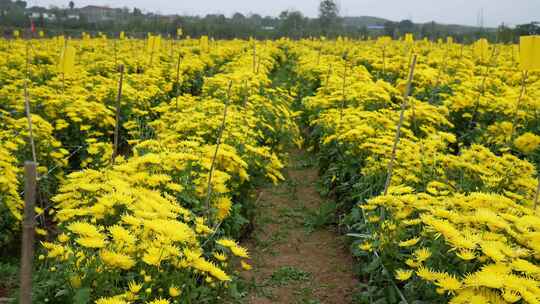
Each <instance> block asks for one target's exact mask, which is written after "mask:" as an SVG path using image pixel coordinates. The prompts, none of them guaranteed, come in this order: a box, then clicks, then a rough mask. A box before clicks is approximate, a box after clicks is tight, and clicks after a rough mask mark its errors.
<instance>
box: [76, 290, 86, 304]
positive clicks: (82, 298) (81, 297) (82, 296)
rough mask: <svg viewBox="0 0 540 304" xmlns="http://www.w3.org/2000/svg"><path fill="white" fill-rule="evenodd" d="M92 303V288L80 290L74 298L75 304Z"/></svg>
mask: <svg viewBox="0 0 540 304" xmlns="http://www.w3.org/2000/svg"><path fill="white" fill-rule="evenodd" d="M88 303H90V288H81V289H78V290H77V292H76V293H75V295H74V296H73V304H88Z"/></svg>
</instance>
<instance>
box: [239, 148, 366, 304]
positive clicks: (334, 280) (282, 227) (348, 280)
mask: <svg viewBox="0 0 540 304" xmlns="http://www.w3.org/2000/svg"><path fill="white" fill-rule="evenodd" d="M291 159H292V161H291V164H290V166H289V168H288V169H287V170H286V177H287V181H285V182H283V183H282V184H280V185H278V186H273V187H268V188H264V189H262V190H261V193H260V195H261V197H260V202H259V210H258V215H257V217H256V219H255V231H254V233H253V236H252V238H251V239H250V240H248V241H247V242H246V243H245V244H244V245H245V246H247V247H248V248H249V250H250V253H251V256H252V263H253V269H252V270H250V271H248V272H245V273H243V277H244V279H245V280H246V281H248V282H251V283H252V285H253V286H252V288H251V292H250V294H249V295H248V296H247V297H246V300H245V303H250V304H264V303H291V304H295V303H307V304H315V303H325V304H326V303H328V304H346V303H351V301H352V299H351V298H352V294H353V291H354V289H355V286H356V285H357V280H356V278H355V275H354V273H353V260H352V256H351V253H350V252H349V250H348V248H347V245H346V244H345V243H344V242H343V240H342V238H341V237H340V236H339V234H338V233H336V232H335V231H334V230H333V228H332V227H323V228H319V229H316V230H315V231H309V230H308V229H307V228H306V225H305V220H306V215H307V214H308V211H307V210H316V209H317V208H318V207H319V206H320V205H321V204H323V203H324V200H323V199H322V198H321V197H320V196H319V194H318V192H317V190H316V188H315V186H316V182H317V179H318V176H317V170H316V169H315V168H313V167H306V166H303V164H302V161H305V159H306V155H304V154H303V153H302V152H294V153H292V154H291ZM291 270H292V274H291ZM295 273H300V274H302V275H303V276H301V278H298V277H295V276H294V274H295Z"/></svg>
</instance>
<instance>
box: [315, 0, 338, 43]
mask: <svg viewBox="0 0 540 304" xmlns="http://www.w3.org/2000/svg"><path fill="white" fill-rule="evenodd" d="M339 21H340V20H339V7H338V5H337V3H336V2H335V1H333V0H322V1H321V2H320V4H319V23H320V26H321V32H322V33H323V35H328V34H329V33H331V32H332V31H335V29H336V28H337V27H338V25H339V23H340V22H339Z"/></svg>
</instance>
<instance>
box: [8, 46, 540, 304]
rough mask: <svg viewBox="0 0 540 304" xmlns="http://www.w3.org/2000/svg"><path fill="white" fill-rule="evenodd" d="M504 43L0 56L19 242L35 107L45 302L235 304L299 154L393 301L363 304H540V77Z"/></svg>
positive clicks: (13, 228)
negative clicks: (249, 236) (245, 241)
mask: <svg viewBox="0 0 540 304" xmlns="http://www.w3.org/2000/svg"><path fill="white" fill-rule="evenodd" d="M483 43H484V42H482V43H476V44H473V45H462V44H457V43H453V42H451V41H449V42H438V43H436V42H431V41H427V40H418V41H414V40H412V39H411V37H409V38H408V39H405V40H403V41H393V40H391V39H389V38H379V39H378V40H364V41H360V40H350V39H341V38H339V39H337V40H326V39H309V40H307V39H306V40H299V41H292V40H288V39H281V40H278V41H256V40H249V41H242V40H230V41H222V40H217V41H215V40H213V39H209V38H208V37H202V38H201V39H184V40H172V39H165V38H162V37H160V36H153V35H149V37H148V38H147V39H131V38H124V39H116V40H115V39H108V38H107V37H104V36H103V37H90V36H89V35H83V37H82V38H81V39H71V38H67V37H63V36H59V37H54V38H50V39H49V38H47V39H34V40H22V39H15V40H0V117H1V119H0V143H1V145H0V171H1V172H2V173H1V174H0V229H2V232H3V233H2V234H3V236H2V238H0V245H6V244H10V243H13V242H15V241H16V240H18V235H19V234H20V228H19V226H20V220H21V211H22V208H23V200H22V196H21V191H22V190H23V184H24V177H23V172H22V171H23V170H22V165H21V164H22V163H23V162H24V161H25V160H30V159H31V158H32V153H31V147H30V144H29V137H30V133H29V130H28V121H27V118H26V112H25V111H26V110H27V109H26V108H25V102H24V91H25V88H26V90H27V92H28V101H29V105H30V107H29V109H28V110H29V111H30V112H31V116H30V117H31V121H32V125H33V139H34V141H35V146H36V160H37V162H38V163H39V167H38V171H39V195H38V198H39V199H38V205H39V208H37V211H38V226H39V227H38V228H37V229H36V231H37V233H38V237H39V246H38V247H39V248H38V252H39V253H38V256H37V259H36V260H37V261H36V263H37V264H38V266H37V267H38V268H39V269H41V270H42V272H40V273H42V274H40V276H41V277H40V280H41V283H42V284H37V287H35V288H36V290H35V291H34V297H35V299H36V301H38V302H40V303H41V302H45V301H47V302H50V303H74V301H75V300H74V299H78V300H77V301H80V302H76V303H98V304H113V303H114V304H117V303H154V304H161V303H223V301H224V299H226V298H227V296H228V292H229V291H230V290H233V289H234V290H236V289H235V288H237V285H236V284H237V282H238V280H239V271H240V270H241V269H243V270H244V271H247V270H250V269H251V268H252V266H251V265H250V264H249V263H248V261H247V259H249V258H250V253H249V252H248V250H247V249H246V248H244V247H243V246H241V245H240V243H239V239H240V238H241V237H242V236H243V234H244V233H245V227H246V225H247V224H248V223H250V221H251V216H252V214H253V211H254V209H256V208H257V206H256V204H255V203H256V197H255V196H254V193H255V192H256V191H255V190H256V189H257V187H259V186H260V185H261V183H279V182H282V181H283V180H284V179H285V176H284V174H283V170H282V169H283V168H284V167H285V166H286V165H287V159H288V158H287V152H288V151H290V149H291V147H293V146H296V147H303V148H306V149H309V150H311V151H312V153H313V154H315V155H316V156H317V158H318V166H319V172H320V184H321V186H322V187H321V188H322V189H323V192H325V193H326V194H327V195H328V197H329V198H332V199H334V200H335V201H336V203H337V204H338V206H339V208H338V210H339V212H340V214H338V217H339V218H340V223H339V224H340V225H341V226H342V227H344V229H345V230H346V231H347V232H348V233H347V235H348V237H349V240H350V244H351V251H352V254H353V255H354V256H355V258H356V260H357V262H358V263H359V264H360V265H361V267H360V268H361V269H362V271H360V273H359V274H358V275H359V276H360V277H361V278H362V279H361V281H362V282H367V283H366V285H367V286H369V287H374V288H364V289H362V288H361V289H360V292H359V295H358V297H357V301H358V303H369V300H370V299H371V300H378V299H385V301H387V302H386V303H399V301H400V300H401V301H402V300H403V299H406V300H408V301H409V303H413V302H414V301H415V300H418V301H424V302H428V303H433V302H445V303H446V302H448V303H540V213H539V212H540V206H539V204H540V202H539V200H540V198H539V189H540V188H539V185H538V169H537V168H538V166H539V165H540V149H539V147H540V116H539V113H540V73H539V72H537V71H535V70H531V71H527V72H524V71H523V70H522V69H521V68H520V56H519V55H520V54H519V50H516V46H515V45H502V44H493V45H488V46H487V50H488V51H486V50H485V48H486V45H485V44H483ZM413 56H416V58H417V61H416V65H415V70H414V74H413V79H412V83H411V90H410V96H405V91H407V78H408V75H409V69H410V66H411V64H412V62H413ZM539 56H540V55H539ZM119 66H123V68H124V72H123V81H122V95H121V98H120V99H119V103H118V105H119V106H117V98H118V86H119V79H120V73H121V72H120V70H119ZM284 66H286V67H287V69H284ZM284 70H285V71H287V72H288V74H286V75H285V76H279V73H277V72H276V71H284ZM278 77H285V80H284V79H281V80H280V81H282V82H285V83H286V85H277V84H279V83H280V82H278V80H277V78H278ZM401 110H403V113H402V114H403V120H402V122H400V111H401ZM117 115H118V118H119V120H118V121H117ZM117 124H118V127H119V144H118V146H117V147H115V146H114V144H113V143H114V140H113V138H114V131H115V126H116V125H117ZM398 126H399V127H400V134H399V141H398V142H397V143H396V129H398ZM394 145H395V147H396V149H395V155H393V147H394ZM114 151H116V154H115V152H114ZM390 162H392V166H389V163H390ZM389 168H391V169H392V175H390V177H391V178H390V179H389V184H388V186H389V187H388V188H385V182H386V179H387V177H388V176H389ZM4 232H5V233H4ZM43 270H45V272H43ZM43 273H45V274H43Z"/></svg>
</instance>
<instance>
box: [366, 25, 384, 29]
mask: <svg viewBox="0 0 540 304" xmlns="http://www.w3.org/2000/svg"><path fill="white" fill-rule="evenodd" d="M367 29H368V30H384V25H368V26H367Z"/></svg>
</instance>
